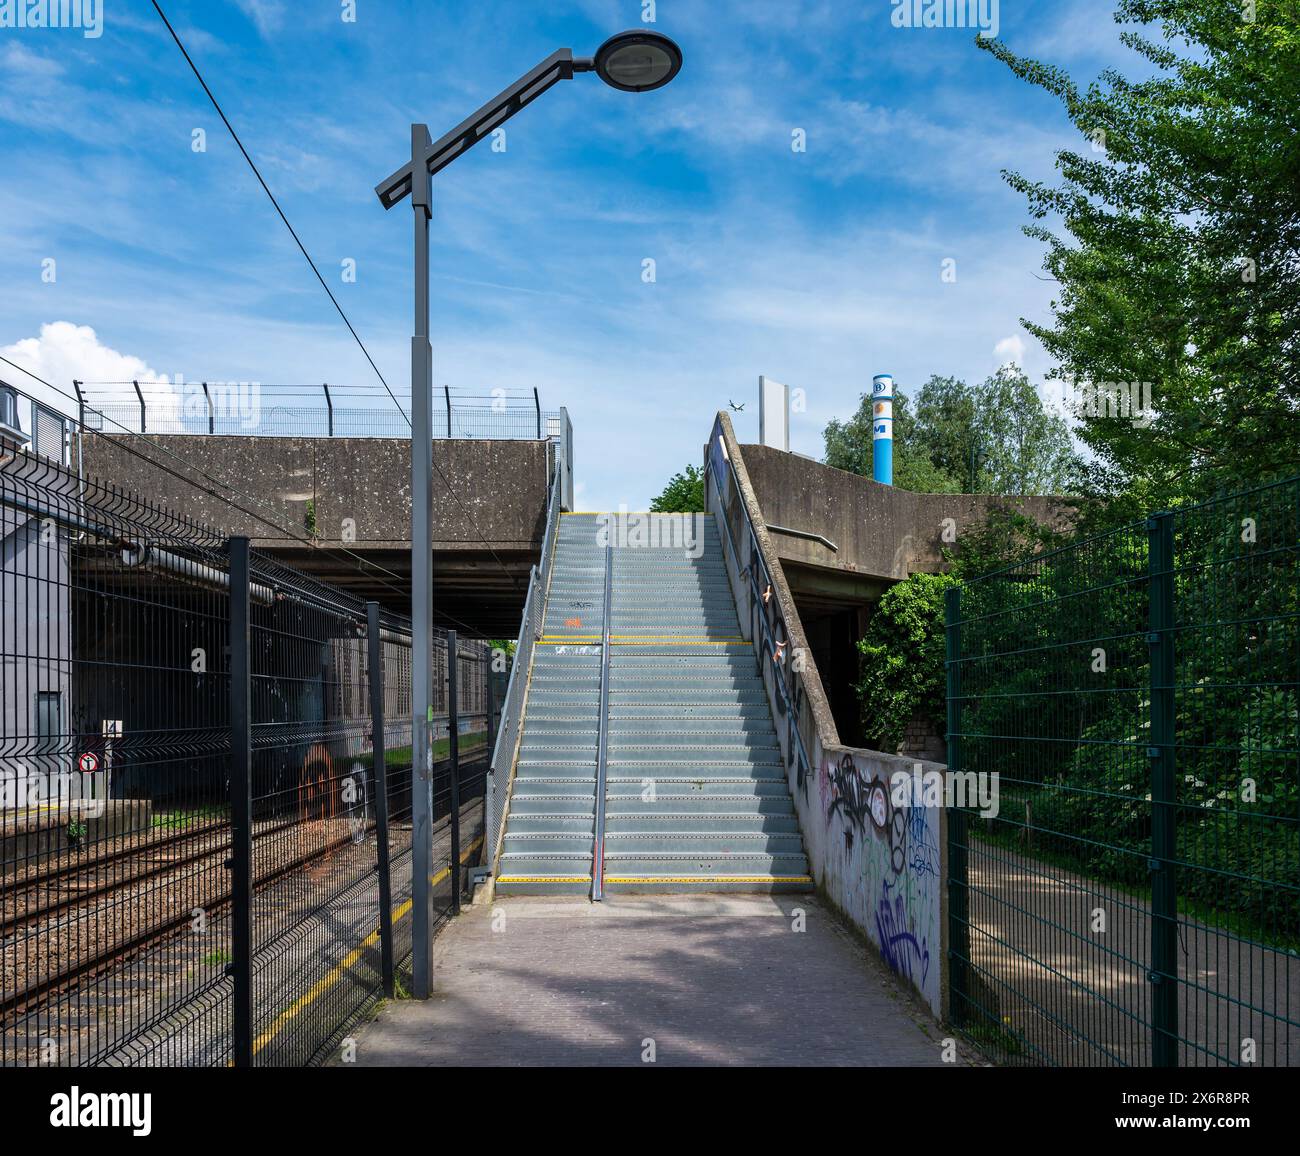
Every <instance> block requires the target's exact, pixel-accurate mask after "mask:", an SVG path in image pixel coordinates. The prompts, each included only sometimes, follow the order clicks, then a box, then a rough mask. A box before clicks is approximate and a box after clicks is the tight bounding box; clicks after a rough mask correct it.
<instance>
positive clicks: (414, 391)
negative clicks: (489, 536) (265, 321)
mask: <svg viewBox="0 0 1300 1156" xmlns="http://www.w3.org/2000/svg"><path fill="white" fill-rule="evenodd" d="M431 143H432V142H431V141H430V138H429V129H428V127H427V126H425V125H422V124H413V125H411V208H412V209H413V210H415V335H414V336H413V337H412V338H411V775H412V779H411V840H412V844H411V899H412V910H411V935H412V941H411V942H412V947H413V952H412V963H411V968H412V976H411V979H412V987H413V989H414V991H413V994H414V996H415V998H416V999H428V998H429V990H430V978H429V971H430V952H429V945H430V919H431V914H430V911H429V902H430V892H431V886H430V883H429V877H430V875H431V874H432V871H433V742H432V738H431V734H430V732H431V729H432V728H431V726H430V721H431V716H432V714H433V542H432V537H433V526H432V525H431V519H432V516H433V346H432V345H431V344H430V342H429V220H430V218H431V217H432V216H433V177H432V175H431V174H430V173H429V171H428V169H427V168H426V167H425V165H424V157H425V156H426V155H427V153H428V150H429V145H430V144H431Z"/></svg>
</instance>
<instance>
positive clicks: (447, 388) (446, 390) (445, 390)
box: [442, 385, 451, 437]
mask: <svg viewBox="0 0 1300 1156" xmlns="http://www.w3.org/2000/svg"><path fill="white" fill-rule="evenodd" d="M442 396H443V397H445V398H446V399H447V436H448V437H451V386H449V385H444V386H443V387H442Z"/></svg>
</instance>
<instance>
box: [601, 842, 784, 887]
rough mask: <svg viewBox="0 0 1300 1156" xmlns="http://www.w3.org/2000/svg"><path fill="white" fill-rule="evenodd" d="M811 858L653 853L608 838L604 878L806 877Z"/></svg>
mask: <svg viewBox="0 0 1300 1156" xmlns="http://www.w3.org/2000/svg"><path fill="white" fill-rule="evenodd" d="M807 874H808V861H807V860H806V859H805V858H804V856H803V854H802V853H799V854H793V855H783V854H779V855H769V854H765V853H763V852H757V851H756V852H752V853H751V852H743V851H717V852H711V853H704V854H699V855H692V854H690V853H688V852H684V851H683V852H667V851H665V852H660V853H657V854H653V855H646V854H635V853H633V854H628V855H624V854H622V853H621V852H617V851H611V850H610V848H609V839H608V838H606V841H605V878H606V880H608V879H609V877H610V876H615V877H617V876H626V875H638V876H642V877H645V876H650V877H661V878H662V877H665V876H683V875H686V876H695V877H699V876H701V875H731V876H736V875H740V876H747V877H753V876H760V877H765V878H771V877H772V876H774V875H777V876H781V877H783V878H789V877H806V876H807Z"/></svg>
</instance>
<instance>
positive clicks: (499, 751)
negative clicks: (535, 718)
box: [480, 463, 563, 870]
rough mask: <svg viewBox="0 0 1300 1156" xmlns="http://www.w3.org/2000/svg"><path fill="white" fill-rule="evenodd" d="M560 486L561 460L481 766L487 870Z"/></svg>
mask: <svg viewBox="0 0 1300 1156" xmlns="http://www.w3.org/2000/svg"><path fill="white" fill-rule="evenodd" d="M562 485H563V473H562V463H561V465H560V466H558V467H557V469H556V471H555V475H554V477H553V478H552V480H551V489H550V493H549V495H548V497H547V502H546V530H545V532H544V533H543V535H542V553H541V560H540V561H539V562H538V564H537V565H536V566H534V567H533V568H532V570H531V571H530V572H529V575H528V595H527V597H526V599H525V600H524V613H523V619H522V620H521V622H520V625H519V638H518V640H517V641H516V643H515V653H514V658H513V660H512V661H511V664H510V680H509V682H508V683H507V686H506V694H505V699H504V701H503V702H502V704H501V715H500V718H499V720H498V722H497V733H496V743H495V745H494V746H493V748H492V757H491V759H490V761H489V763H488V767H487V784H486V787H485V803H484V811H485V816H486V818H485V832H484V838H483V856H482V859H481V860H480V862H481V864H482V865H483V866H485V867H487V868H489V869H491V870H495V867H496V861H497V856H498V855H499V854H500V846H499V844H500V841H501V835H502V832H503V831H504V830H505V817H506V805H507V802H508V800H509V798H510V785H511V780H512V776H513V774H514V765H515V752H516V751H517V750H518V748H519V735H520V731H521V728H522V726H523V719H524V703H525V699H526V697H527V693H528V679H529V674H530V672H531V671H532V666H533V649H534V647H535V645H536V643H537V640H538V639H539V638H541V636H542V623H543V619H544V615H545V611H546V593H547V587H548V583H549V579H550V566H551V559H552V557H553V556H554V550H555V537H556V534H557V533H558V531H559V522H560V506H561V501H560V494H561V489H562Z"/></svg>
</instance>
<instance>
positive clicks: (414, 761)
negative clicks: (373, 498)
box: [375, 29, 682, 999]
mask: <svg viewBox="0 0 1300 1156" xmlns="http://www.w3.org/2000/svg"><path fill="white" fill-rule="evenodd" d="M681 66H682V54H681V49H679V48H678V47H677V45H676V44H675V43H673V41H672V40H670V39H669V38H668V37H667V36H664V35H662V34H660V33H658V32H649V31H645V30H643V29H634V30H631V31H628V32H620V33H619V34H618V35H616V36H611V37H610V38H609V39H608V40H606V41H605V43H604V44H602V45H601V46H600V48H599V50H598V51H597V52H596V55H595V57H591V58H589V57H580V58H578V59H575V58H574V55H573V51H572V49H569V48H560V49H557V50H556V51H555V52H553V53H551V55H550V56H548V57H547V58H546V59H545V60H543V61H542V62H541V63H540V64H539V65H537V67H536V68H534V69H533V70H532V71H531V72H527V73H525V74H524V75H523V76H521V77H520V78H519V79H518V80H517V81H515V83H514V84H512V85H511V86H510V87H509V88H507V89H505V90H504V91H503V92H501V93H500V94H498V95H497V97H496V98H495V99H493V100H490V101H488V103H487V104H485V105H483V107H482V108H480V109H479V110H478V111H477V112H476V113H474V114H473V115H472V116H469V117H467V118H466V119H465V120H463V121H461V123H460V124H459V125H457V126H456V127H455V128H454V129H452V130H451V131H450V132H449V133H447V134H445V135H444V136H442V137H440V138H439V139H438V140H437V141H433V140H431V139H430V137H429V130H428V128H427V127H426V126H425V125H422V124H413V125H412V126H411V159H410V162H409V163H408V164H404V165H403V166H402V167H401V168H400V169H398V170H397V172H395V173H393V174H391V175H390V176H389V177H388V178H387V180H385V181H382V182H381V183H380V184H379V185H378V186H377V187H376V188H375V193H376V195H377V196H378V197H379V202H380V204H382V205H383V206H384V208H385V209H391V208H393V207H394V206H395V205H397V204H399V203H400V202H401V200H402V198H403V197H406V196H408V195H409V196H410V198H411V208H412V209H413V210H414V211H415V335H414V336H413V337H412V338H411V631H412V636H411V840H412V843H411V907H412V912H411V935H412V943H411V957H412V966H411V971H412V977H411V978H412V987H413V988H414V991H413V993H412V994H414V996H415V997H416V998H417V999H428V998H429V993H430V972H431V957H432V952H433V945H432V939H431V936H430V931H431V927H432V917H431V911H430V898H431V893H432V887H433V881H432V878H431V876H430V871H431V869H432V866H433V741H432V733H431V732H432V721H433V720H432V719H431V718H430V715H431V713H432V707H433V541H432V537H433V526H432V524H431V517H432V513H433V349H432V346H431V345H430V344H429V221H430V219H431V218H432V216H433V177H434V175H435V174H436V173H439V172H441V171H442V170H443V169H444V168H446V167H447V166H448V165H449V164H451V162H452V161H453V160H455V159H456V158H457V157H458V156H460V155H461V154H463V153H464V152H465V151H466V150H467V149H470V148H472V147H473V146H474V145H475V144H477V143H478V142H479V141H480V140H482V139H483V138H484V137H485V136H486V135H488V133H490V131H491V130H492V129H493V128H495V127H496V126H497V125H500V124H503V123H504V122H505V121H507V120H509V119H510V118H511V117H512V116H514V115H515V114H516V113H517V112H519V111H520V109H522V108H524V107H525V106H526V105H528V104H531V103H532V102H533V101H534V100H536V99H537V97H539V96H541V94H542V93H544V92H546V91H547V89H549V88H552V87H554V86H555V85H556V84H558V83H559V82H560V81H561V80H572V79H573V77H574V75H575V73H585V72H594V73H595V74H596V75H597V76H599V77H600V79H601V80H603V81H604V82H605V83H606V84H608V85H609V86H610V87H612V88H618V89H622V90H623V91H625V92H650V91H652V90H654V89H656V88H662V87H663V86H664V85H665V84H667V83H668V82H669V81H670V80H672V79H673V77H675V76H676V75H677V73H678V71H679V70H680V69H681ZM448 432H449V433H450V431H448ZM451 874H452V878H453V880H454V882H453V886H459V880H460V864H459V863H453V864H452V868H451Z"/></svg>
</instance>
